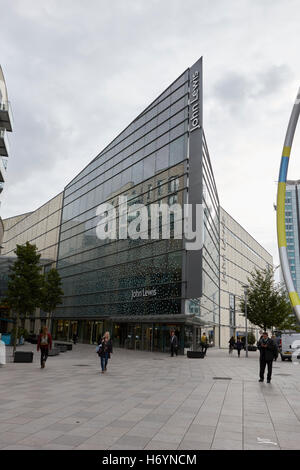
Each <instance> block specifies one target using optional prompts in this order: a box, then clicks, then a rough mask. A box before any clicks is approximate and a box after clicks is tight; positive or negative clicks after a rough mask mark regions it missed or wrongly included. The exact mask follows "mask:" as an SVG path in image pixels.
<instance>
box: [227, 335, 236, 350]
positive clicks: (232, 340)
mask: <svg viewBox="0 0 300 470" xmlns="http://www.w3.org/2000/svg"><path fill="white" fill-rule="evenodd" d="M228 343H229V354H231V353H232V351H233V349H234V345H235V339H234V336H231V338H230V340H229V341H228Z"/></svg>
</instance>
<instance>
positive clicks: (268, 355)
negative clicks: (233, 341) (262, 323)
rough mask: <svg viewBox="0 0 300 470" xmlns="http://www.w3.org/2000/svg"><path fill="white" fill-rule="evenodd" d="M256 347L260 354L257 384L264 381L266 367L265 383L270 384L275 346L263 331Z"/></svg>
mask: <svg viewBox="0 0 300 470" xmlns="http://www.w3.org/2000/svg"><path fill="white" fill-rule="evenodd" d="M257 347H258V349H259V352H260V361H259V363H260V371H259V377H260V378H259V382H263V381H264V375H265V369H266V365H267V366H268V375H267V383H270V382H271V378H272V364H273V359H274V356H275V355H276V351H277V346H276V344H275V343H274V341H273V340H272V339H271V338H269V336H268V333H267V332H266V331H264V332H263V335H262V337H261V338H260V340H259V341H258V342H257Z"/></svg>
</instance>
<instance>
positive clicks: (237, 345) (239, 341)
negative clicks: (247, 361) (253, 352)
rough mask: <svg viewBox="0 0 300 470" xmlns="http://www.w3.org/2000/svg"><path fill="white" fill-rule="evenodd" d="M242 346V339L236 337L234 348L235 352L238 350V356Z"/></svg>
mask: <svg viewBox="0 0 300 470" xmlns="http://www.w3.org/2000/svg"><path fill="white" fill-rule="evenodd" d="M243 348H244V345H243V343H242V341H241V340H240V338H238V339H237V341H236V349H237V352H238V357H240V356H241V349H243Z"/></svg>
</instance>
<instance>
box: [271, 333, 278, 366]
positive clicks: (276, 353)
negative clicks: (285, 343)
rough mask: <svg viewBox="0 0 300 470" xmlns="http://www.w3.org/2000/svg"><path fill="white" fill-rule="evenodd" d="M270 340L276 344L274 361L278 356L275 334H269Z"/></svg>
mask: <svg viewBox="0 0 300 470" xmlns="http://www.w3.org/2000/svg"><path fill="white" fill-rule="evenodd" d="M271 340H272V341H273V342H274V344H275V345H276V348H275V352H274V359H273V360H274V361H275V362H276V361H277V358H278V341H277V338H276V336H275V335H272V336H271Z"/></svg>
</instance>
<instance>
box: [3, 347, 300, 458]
mask: <svg viewBox="0 0 300 470" xmlns="http://www.w3.org/2000/svg"><path fill="white" fill-rule="evenodd" d="M18 350H33V351H35V353H34V362H33V363H30V364H28V363H12V362H8V363H7V364H6V365H5V366H4V367H2V368H0V449H28V450H29V449H30V450H32V449H41V450H42V449H61V450H64V449H72V450H83V449H87V450H92V449H93V450H98V449H109V450H117V449H118V450H128V449H134V450H137V449H146V450H150V449H152V450H153V449H156V450H169V449H178V450H202V449H203V450H208V449H212V450H213V449H230V450H243V449H245V450H246V449H247V450H251V449H253V450H254V449H263V450H265V449H267V450H280V449H285V450H287V449H291V450H295V449H297V450H298V449H300V399H299V398H300V365H294V364H292V363H291V362H281V360H280V358H279V359H278V360H277V362H276V363H274V369H273V379H272V383H271V384H267V383H266V382H264V383H259V382H258V357H259V355H258V352H249V357H248V358H245V352H244V351H242V353H241V357H240V358H238V357H237V355H236V354H237V353H236V351H235V352H234V353H233V356H229V355H228V352H227V351H225V350H220V349H214V348H211V349H209V350H208V354H207V357H206V358H205V359H188V358H187V357H186V356H178V357H173V358H172V357H170V356H169V355H167V354H161V353H148V352H144V351H128V350H121V349H115V351H114V354H113V355H112V359H111V360H110V362H109V364H108V370H107V372H106V373H105V374H101V373H100V362H99V358H98V356H97V355H96V353H95V346H91V345H82V344H76V345H75V346H73V350H72V351H67V352H65V353H60V354H59V355H58V356H54V357H49V358H48V361H47V365H46V368H45V369H41V368H40V365H39V358H40V356H39V353H37V352H36V345H31V344H26V345H25V346H19V347H18ZM7 353H8V354H11V348H7ZM8 359H9V360H11V359H10V358H8ZM224 378H226V380H224ZM229 379H231V380H229Z"/></svg>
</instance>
